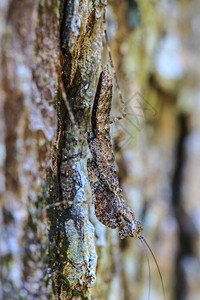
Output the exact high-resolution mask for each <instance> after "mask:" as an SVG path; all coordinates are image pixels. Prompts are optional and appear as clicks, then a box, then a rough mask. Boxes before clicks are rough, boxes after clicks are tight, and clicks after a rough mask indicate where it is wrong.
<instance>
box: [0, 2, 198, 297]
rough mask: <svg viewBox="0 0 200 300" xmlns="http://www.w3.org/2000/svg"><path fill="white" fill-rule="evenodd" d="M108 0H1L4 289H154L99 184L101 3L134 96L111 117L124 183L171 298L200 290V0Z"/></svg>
mask: <svg viewBox="0 0 200 300" xmlns="http://www.w3.org/2000/svg"><path fill="white" fill-rule="evenodd" d="M109 4H110V6H109V7H106V1H102V0H101V1H98V0H96V1H95V0H93V1H92V0H83V1H79V0H76V1H72V0H68V1H67V0H66V1H64V0H60V1H59V0H51V1H50V0H47V1H42V0H40V1H39V0H38V1H33V0H29V1H28V0H21V1H14V0H10V1H2V3H1V4H0V8H1V10H0V41H1V42H0V63H1V73H0V95H1V96H0V97H1V99H0V197H1V202H0V264H1V269H0V299H6V300H7V299H8V300H9V299H98V300H105V299H106V300H107V299H109V300H111V299H115V300H130V299H147V293H148V271H147V261H146V259H145V256H144V253H143V252H144V251H143V250H142V251H141V247H140V246H139V245H138V243H137V242H136V240H134V239H126V240H123V241H120V240H119V237H118V231H117V230H111V229H107V228H106V227H105V226H104V225H102V224H101V223H99V222H98V221H97V220H96V217H95V215H94V208H93V205H92V204H91V197H90V192H89V185H88V178H87V170H86V162H87V158H88V153H89V152H88V145H87V133H88V132H89V131H90V116H91V110H92V103H93V100H94V95H95V91H96V84H97V79H98V76H99V71H100V62H101V51H102V41H103V14H104V10H105V8H106V9H107V17H106V19H107V30H108V33H109V38H110V40H111V46H112V52H113V55H114V61H115V66H116V71H117V74H118V76H119V78H120V86H121V88H122V91H123V94H124V95H125V98H126V99H129V100H128V102H127V110H128V116H127V118H126V119H125V120H124V123H122V122H118V123H117V126H116V127H114V128H113V136H114V140H113V142H114V145H115V150H116V158H117V162H118V166H119V178H120V181H121V185H122V188H123V191H124V193H125V194H126V199H128V202H129V205H130V207H131V208H132V209H133V210H134V212H135V214H136V216H137V218H140V219H141V221H143V223H144V228H145V230H144V236H145V237H146V238H147V240H148V242H149V243H150V245H151V247H152V249H153V251H154V254H155V256H156V258H157V260H158V262H159V265H160V268H161V272H162V275H163V279H164V283H165V288H166V296H167V299H168V300H193V299H195V300H196V299H198V298H199V294H200V290H199V289H200V279H199V269H200V265H199V261H200V257H199V240H200V233H199V219H200V213H199V211H200V196H199V181H200V178H199V162H200V146H199V145H200V122H199V113H200V101H199V70H200V67H199V61H200V57H199V53H200V44H199V41H200V36H199V35H200V31H199V15H198V12H199V10H200V5H199V1H198V0H194V1H193V2H192V3H190V2H189V1H186V0H185V1H181V2H180V1H179V2H178V1H175V0H172V1H164V0H162V1H145V0H142V1H137V2H136V1H122V0H115V1H110V3H109ZM104 49H106V46H105V47H104ZM103 56H104V60H106V56H107V51H106V50H105V51H104V55H103ZM116 94H117V92H116ZM66 97H67V99H68V102H69V104H70V107H71V109H70V111H71V113H73V115H74V118H75V123H76V124H74V122H72V118H71V116H70V114H71V113H70V111H69V110H68V109H67V108H66V103H65V98H66ZM113 101H114V103H116V102H117V97H115V99H114V100H113ZM116 110H118V109H116ZM113 114H114V112H113ZM116 114H117V112H116ZM77 128H78V130H77ZM78 131H79V132H78ZM97 256H98V260H97ZM97 262H98V263H97ZM151 272H152V295H151V297H152V299H162V292H161V288H160V282H159V278H158V274H157V271H156V269H155V268H154V267H153V266H152V270H151ZM95 279H96V281H95Z"/></svg>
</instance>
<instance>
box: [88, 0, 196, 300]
mask: <svg viewBox="0 0 200 300" xmlns="http://www.w3.org/2000/svg"><path fill="white" fill-rule="evenodd" d="M199 12H200V2H199V1H197V0H196V1H195V0H194V1H192V2H189V1H174V0H170V1H168V0H161V1H153V0H152V1H143V0H141V1H133V0H129V1H120V0H115V1H109V6H108V9H107V11H106V24H107V31H108V35H109V40H110V43H111V49H112V54H113V59H114V64H115V70H116V73H117V76H118V78H119V82H120V88H121V91H122V94H123V96H124V98H125V100H126V106H127V112H128V115H127V117H126V118H125V119H124V120H123V121H120V122H118V123H117V124H115V125H113V127H112V135H113V143H114V145H115V153H116V160H117V164H118V171H119V177H120V183H121V186H122V188H123V191H124V195H125V197H126V199H127V201H128V203H129V205H130V206H131V207H132V208H133V210H134V212H135V215H136V218H137V219H140V220H141V221H142V222H143V224H144V232H143V235H144V237H145V238H146V240H147V241H148V243H149V244H150V247H151V248H152V251H153V253H154V255H155V257H156V259H157V261H158V264H159V266H160V269H161V273H162V277H163V280H164V285H165V292H166V299H168V300H197V299H200V192H199V187H200V172H199V168H200V86H199V78H200V77H199V73H200V64H199V62H200V42H199V41H200V29H199V28H200V19H199ZM104 49H106V45H105V47H104ZM104 52H105V53H104V57H105V61H106V57H108V54H107V52H106V50H104ZM107 61H109V59H108V58H107ZM114 95H115V98H114V101H113V102H114V103H113V105H114V106H115V109H114V110H113V114H114V115H116V114H119V112H121V111H122V109H121V108H120V103H119V94H118V91H117V89H115V92H114ZM116 103H117V104H116ZM107 234H108V236H109V238H108V240H109V241H110V243H111V245H112V246H111V248H110V247H108V246H107V248H108V249H109V251H107V252H106V251H105V252H106V254H107V259H108V261H109V262H110V263H107V268H109V267H110V268H111V267H112V274H113V276H112V278H109V279H108V280H111V284H110V285H109V292H108V291H107V292H108V296H102V297H101V296H100V294H98V292H99V293H102V285H101V287H98V280H99V282H101V280H102V278H101V276H105V265H101V264H100V263H99V264H98V265H101V267H99V272H97V275H98V276H97V285H96V287H97V289H96V295H98V296H96V298H95V297H94V299H109V300H111V299H112V300H114V299H115V300H116V299H126V300H130V299H148V284H149V282H148V280H149V279H148V267H147V259H146V257H145V252H144V250H143V249H142V247H141V245H140V243H139V242H138V241H137V240H136V239H128V240H122V241H119V240H118V238H117V233H116V235H115V233H114V232H113V231H111V230H109V232H108V233H107ZM110 249H112V250H110ZM101 251H102V249H101ZM110 251H111V252H112V253H110ZM148 256H149V259H150V261H151V280H152V281H151V298H150V299H164V297H163V295H162V288H161V282H160V279H159V275H158V271H157V269H156V266H155V263H154V262H153V260H152V257H151V255H150V254H148ZM101 259H102V260H104V259H105V253H102V258H101ZM111 261H112V264H111ZM102 266H103V267H102ZM101 272H102V273H101ZM107 274H110V273H109V272H108V273H107ZM108 277H109V276H108ZM107 287H108V286H106V285H105V290H106V288H107ZM105 294H106V292H105ZM101 295H102V294H101Z"/></svg>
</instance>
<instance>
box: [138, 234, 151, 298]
mask: <svg viewBox="0 0 200 300" xmlns="http://www.w3.org/2000/svg"><path fill="white" fill-rule="evenodd" d="M139 240H140V242H141V244H142V247H143V249H144V251H145V255H146V258H147V263H148V271H149V288H148V300H150V294H151V268H150V262H149V255H148V253H147V248H146V245H145V243H144V240H143V239H141V238H140V237H139Z"/></svg>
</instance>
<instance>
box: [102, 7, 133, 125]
mask: <svg viewBox="0 0 200 300" xmlns="http://www.w3.org/2000/svg"><path fill="white" fill-rule="evenodd" d="M104 34H105V40H106V47H107V50H108V55H109V59H110V64H111V67H112V70H113V75H114V79H115V84H116V87H117V90H118V93H119V98H120V102H121V104H122V108H123V112H122V115H121V116H118V117H116V118H113V120H111V121H110V123H114V122H116V121H118V120H121V119H123V118H124V117H126V115H127V112H126V104H125V101H124V98H123V96H122V93H121V90H120V87H119V81H118V77H117V74H116V72H115V67H114V63H113V59H112V53H111V47H110V42H109V39H108V33H107V29H106V16H105V13H104Z"/></svg>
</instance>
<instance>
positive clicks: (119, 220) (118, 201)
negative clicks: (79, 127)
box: [87, 67, 143, 238]
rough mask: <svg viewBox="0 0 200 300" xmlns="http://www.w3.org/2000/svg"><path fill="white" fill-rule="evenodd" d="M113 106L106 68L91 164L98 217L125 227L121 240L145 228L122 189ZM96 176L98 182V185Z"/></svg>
mask: <svg viewBox="0 0 200 300" xmlns="http://www.w3.org/2000/svg"><path fill="white" fill-rule="evenodd" d="M111 106H112V79H111V75H110V74H109V71H108V67H107V68H105V67H104V68H103V70H102V72H101V74H100V77H99V82H98V86H97V91H96V95H95V99H94V105H93V110H92V117H91V125H92V126H91V127H92V128H91V133H90V136H89V147H90V151H91V154H92V159H89V160H88V164H87V166H88V175H89V181H90V185H91V190H92V197H93V201H94V204H95V214H96V217H97V219H98V220H99V221H100V222H101V223H103V224H104V225H106V226H108V227H110V228H116V227H120V226H123V228H122V229H121V231H120V233H119V234H120V237H121V238H125V237H127V236H130V237H134V236H135V237H139V236H140V233H141V231H142V229H143V228H142V224H141V222H140V221H137V220H136V219H135V216H134V213H133V211H132V210H131V209H130V208H129V207H128V205H127V203H126V201H125V199H124V197H123V194H122V190H121V188H120V187H119V180H118V175H117V171H116V164H115V157H114V154H113V150H112V143H111V136H110V124H111V123H112V120H111V118H110V111H111ZM92 172H93V173H94V174H95V176H96V178H97V181H96V182H94V180H93V175H92Z"/></svg>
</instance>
